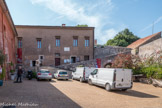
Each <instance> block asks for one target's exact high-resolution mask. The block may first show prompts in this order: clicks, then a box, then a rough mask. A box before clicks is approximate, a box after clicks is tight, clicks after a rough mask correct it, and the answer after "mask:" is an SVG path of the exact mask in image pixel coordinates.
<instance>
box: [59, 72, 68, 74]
mask: <svg viewBox="0 0 162 108" xmlns="http://www.w3.org/2000/svg"><path fill="white" fill-rule="evenodd" d="M59 74H67V72H59Z"/></svg>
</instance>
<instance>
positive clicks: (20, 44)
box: [18, 38, 22, 48]
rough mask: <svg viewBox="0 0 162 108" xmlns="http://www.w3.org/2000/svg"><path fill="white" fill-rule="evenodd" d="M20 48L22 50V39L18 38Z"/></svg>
mask: <svg viewBox="0 0 162 108" xmlns="http://www.w3.org/2000/svg"><path fill="white" fill-rule="evenodd" d="M18 48H22V38H18Z"/></svg>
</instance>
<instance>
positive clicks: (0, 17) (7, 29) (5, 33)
mask: <svg viewBox="0 0 162 108" xmlns="http://www.w3.org/2000/svg"><path fill="white" fill-rule="evenodd" d="M6 14H7V13H5V12H4V11H3V10H2V8H1V7H0V50H2V51H3V52H4V53H5V54H6V67H7V68H6V69H7V75H6V79H8V77H9V71H10V66H9V64H8V63H11V62H12V63H14V64H15V63H16V48H15V41H16V36H15V34H14V32H13V29H12V27H11V24H10V22H9V20H8V18H7V16H6Z"/></svg>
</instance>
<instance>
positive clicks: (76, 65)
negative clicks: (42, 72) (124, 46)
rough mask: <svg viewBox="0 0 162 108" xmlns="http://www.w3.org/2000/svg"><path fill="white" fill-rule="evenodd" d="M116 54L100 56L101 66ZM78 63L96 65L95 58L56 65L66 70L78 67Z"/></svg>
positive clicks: (110, 60)
mask: <svg viewBox="0 0 162 108" xmlns="http://www.w3.org/2000/svg"><path fill="white" fill-rule="evenodd" d="M120 54H121V53H120ZM122 54H131V51H127V52H123V53H122ZM117 55H118V54H112V55H109V56H104V57H102V58H100V59H101V68H103V67H104V66H105V65H106V64H107V63H110V62H113V60H114V58H115V57H116V56H117ZM80 65H82V66H86V67H96V59H93V60H89V61H81V62H77V63H71V64H64V65H60V66H58V68H61V69H66V70H75V69H74V68H75V67H78V66H80Z"/></svg>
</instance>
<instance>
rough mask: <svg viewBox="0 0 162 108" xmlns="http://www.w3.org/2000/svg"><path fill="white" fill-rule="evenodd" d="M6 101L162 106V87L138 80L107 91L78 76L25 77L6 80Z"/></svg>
mask: <svg viewBox="0 0 162 108" xmlns="http://www.w3.org/2000/svg"><path fill="white" fill-rule="evenodd" d="M3 102H4V103H16V104H17V105H18V104H19V103H20V104H21V103H22V104H26V103H27V104H34V105H36V106H32V107H33V108H79V107H83V108H162V88H156V87H153V86H152V85H147V84H141V83H134V85H133V88H132V89H131V90H128V91H125V92H124V91H111V92H107V91H106V90H105V89H104V88H101V87H97V86H90V85H89V84H87V83H80V82H79V81H76V80H68V81H66V80H56V79H53V80H52V81H51V82H50V81H36V80H35V79H32V80H25V79H24V80H23V83H13V82H12V81H6V82H5V83H4V86H2V87H1V88H0V103H1V104H2V103H3ZM1 107H2V105H0V108H1ZM24 107H25V106H21V105H19V106H17V107H16V108H24ZM26 108H29V106H27V107H26ZM30 108H31V107H30Z"/></svg>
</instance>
